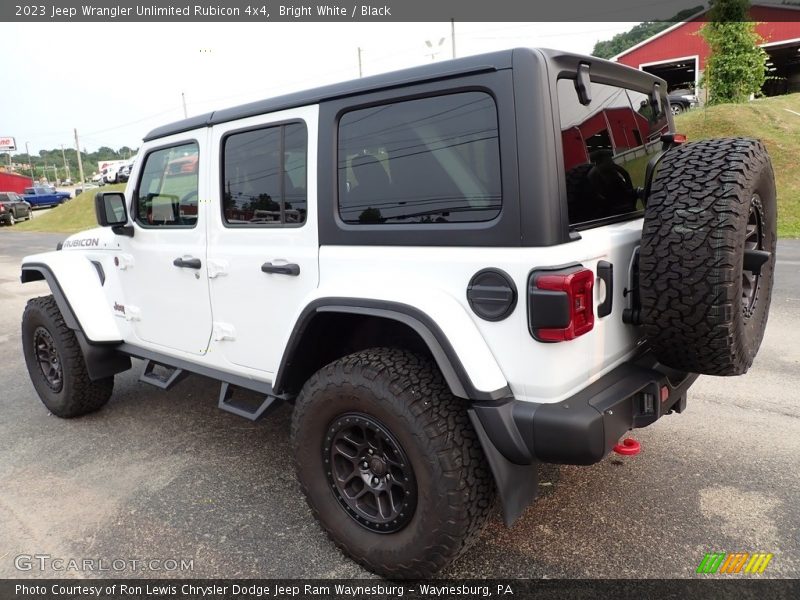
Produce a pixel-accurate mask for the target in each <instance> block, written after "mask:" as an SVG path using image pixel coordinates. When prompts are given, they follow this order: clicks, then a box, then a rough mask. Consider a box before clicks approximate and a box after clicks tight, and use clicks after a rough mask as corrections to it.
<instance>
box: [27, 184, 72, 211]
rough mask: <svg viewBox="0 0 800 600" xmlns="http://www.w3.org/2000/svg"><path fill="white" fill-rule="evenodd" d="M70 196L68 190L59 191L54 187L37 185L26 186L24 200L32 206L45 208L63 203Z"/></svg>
mask: <svg viewBox="0 0 800 600" xmlns="http://www.w3.org/2000/svg"><path fill="white" fill-rule="evenodd" d="M69 197H70V196H69V193H68V192H57V191H55V188H53V187H50V186H44V185H42V186H39V185H36V186H33V187H29V188H25V196H24V200H25V201H26V202H27V203H28V204H30V205H31V208H44V207H46V206H58V205H59V204H63V203H64V202H66V201H67V200H69Z"/></svg>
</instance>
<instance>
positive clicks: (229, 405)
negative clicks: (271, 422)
mask: <svg viewBox="0 0 800 600" xmlns="http://www.w3.org/2000/svg"><path fill="white" fill-rule="evenodd" d="M282 402H283V399H282V398H279V397H278V396H267V397H266V398H264V401H263V402H261V404H259V405H258V406H255V405H252V404H248V403H246V402H236V401H235V400H234V399H233V386H231V385H230V384H229V383H227V382H225V381H223V382H222V386H221V387H220V390H219V404H218V405H217V406H218V407H219V408H221V409H222V410H224V411H227V412H229V413H232V414H234V415H236V416H238V417H244V418H245V419H247V420H248V421H258V420H259V419H261V418H263V417H266V416H267V415H268V414H269V413H271V412H272V411H274V410H275V409H276V408H278V407H279V406H280V405H281V404H282Z"/></svg>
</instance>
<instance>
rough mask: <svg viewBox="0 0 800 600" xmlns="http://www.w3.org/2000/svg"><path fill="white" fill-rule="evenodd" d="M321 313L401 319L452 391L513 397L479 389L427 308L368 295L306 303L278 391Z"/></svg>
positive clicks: (282, 368)
mask: <svg viewBox="0 0 800 600" xmlns="http://www.w3.org/2000/svg"><path fill="white" fill-rule="evenodd" d="M319 313H343V314H357V315H365V316H372V317H379V318H383V319H390V320H393V321H399V322H400V323H403V324H405V325H407V326H408V327H410V328H411V329H413V330H414V331H415V332H416V333H417V334H418V335H419V336H420V337H421V338H422V340H423V341H424V342H425V344H426V345H427V346H428V349H429V350H430V352H431V354H432V356H433V359H434V360H435V361H436V364H437V365H438V366H439V369H440V370H441V372H442V375H443V376H444V379H445V381H446V382H447V385H448V386H449V387H450V391H451V392H453V394H454V395H455V396H458V397H459V398H465V399H468V400H480V401H484V402H497V401H500V400H503V399H507V398H511V397H512V396H513V394H512V393H511V389H510V388H509V387H508V385H505V386H504V387H502V388H499V389H497V390H492V391H488V392H487V391H483V390H479V389H477V388H476V387H475V386H474V384H473V383H472V380H471V379H470V377H469V374H468V373H467V371H466V369H465V368H464V365H463V364H462V363H461V360H460V359H459V358H458V355H457V354H456V352H455V350H454V348H453V346H452V345H451V344H450V341H449V340H448V339H447V336H445V334H444V332H443V331H442V330H441V329H440V328H439V326H438V325H437V324H436V322H435V321H434V320H433V319H431V318H430V317H429V316H428V315H427V314H425V313H424V312H423V311H421V310H419V309H418V308H416V307H414V306H410V305H408V304H403V303H401V302H390V301H386V300H374V299H367V298H318V299H317V300H314V301H313V302H311V303H310V304H308V306H306V308H305V309H304V310H303V312H302V313H301V314H300V316H299V317H298V319H297V322H296V323H295V326H294V328H293V329H292V333H291V335H290V336H289V341H288V343H287V344H286V349H285V351H284V353H283V358H282V359H281V364H280V366H279V367H278V372H277V373H276V374H275V380H274V382H273V389H274V390H275V393H281V392H282V391H284V390H283V388H284V385H285V381H286V376H287V373H288V371H289V370H290V369H291V368H292V363H293V358H294V357H295V356H296V354H297V353H298V352H301V351H302V348H301V346H302V341H303V335H304V333H305V331H306V329H307V328H308V326H309V324H310V323H311V321H312V320H313V319H314V317H315V316H316V315H317V314H319Z"/></svg>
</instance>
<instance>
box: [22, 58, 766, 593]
mask: <svg viewBox="0 0 800 600" xmlns="http://www.w3.org/2000/svg"><path fill="white" fill-rule="evenodd" d="M666 91H667V88H666V85H665V82H664V81H662V80H660V79H658V78H655V77H653V76H651V75H649V74H647V73H644V72H640V71H636V70H633V69H629V68H626V67H623V66H620V65H617V64H613V63H610V62H606V61H603V60H599V59H596V58H591V57H584V56H576V55H572V54H566V53H562V52H556V51H551V50H530V49H516V50H509V51H503V52H498V53H494V54H488V55H484V56H476V57H471V58H465V59H461V60H456V61H448V62H441V63H436V64H432V65H429V66H425V67H419V68H414V69H410V70H407V71H403V72H398V73H390V74H386V75H380V76H376V77H370V78H365V79H360V80H357V81H352V82H347V83H343V84H339V85H333V86H329V87H324V88H319V89H315V90H311V91H307V92H301V93H296V94H291V95H288V96H283V97H280V98H274V99H269V100H264V101H261V102H255V103H252V104H247V105H244V106H239V107H235V108H230V109H226V110H220V111H215V112H212V113H209V114H205V115H202V116H198V117H193V118H190V119H186V120H184V121H180V122H178V123H174V124H171V125H167V126H164V127H161V128H158V129H156V130H154V131H152V132H151V133H150V134H149V135H148V136H147V137H146V138H145V143H144V145H143V146H142V148H141V151H140V154H139V156H140V157H141V159H140V160H138V161H137V162H136V165H135V167H134V168H133V171H132V173H131V177H130V181H129V183H128V187H127V190H126V192H125V194H122V193H118V192H105V193H99V194H97V198H96V209H97V219H98V222H99V224H100V225H101V227H100V228H97V229H93V230H90V231H86V232H83V233H79V234H77V235H74V236H72V237H70V238H69V239H67V240H66V241H65V242H64V243H63V246H62V247H60V248H59V250H60V251H54V252H49V253H45V254H38V255H35V256H29V257H26V258H25V259H24V261H23V263H22V281H23V282H28V281H33V280H42V279H44V280H46V281H47V282H48V283H49V285H50V289H51V291H52V296H48V297H44V298H36V299H33V300H31V301H30V302H29V304H28V306H27V308H26V310H25V314H24V317H23V323H22V334H23V336H22V339H23V348H24V354H25V359H26V362H27V366H28V370H29V372H30V376H31V379H32V381H33V385H34V387H35V389H36V391H37V392H38V394H39V396H40V397H41V399H42V401H43V402H44V404H45V406H46V407H47V408H48V409H49V410H50V411H51V412H52V413H53V414H55V415H58V416H60V417H67V418H69V417H77V416H79V415H82V414H85V413H88V412H91V411H95V410H97V409H99V408H100V407H101V406H103V405H104V404H105V403H106V402H107V401H108V399H109V397H110V396H111V393H112V388H113V385H114V375H115V374H116V373H119V372H122V371H124V370H126V369H129V368H130V367H131V361H130V357H136V358H139V359H143V360H144V372H143V375H142V380H143V381H147V382H149V383H153V384H155V385H157V386H159V387H162V388H165V389H166V388H169V387H171V386H172V385H174V384H175V383H176V382H177V381H179V380H180V379H181V377H182V376H183V375H184V374H188V373H199V374H202V375H205V376H207V377H212V378H215V379H217V380H219V381H220V382H221V391H220V396H219V406H220V408H222V409H224V410H227V411H230V412H233V413H235V414H238V415H241V416H243V417H246V418H249V419H257V418H259V417H262V416H264V415H265V414H266V413H267V412H268V410H269V409H270V408H271V407H273V406H275V405H277V404H279V403H281V402H286V403H290V404H292V405H293V406H294V413H293V420H292V439H293V448H294V454H295V460H296V465H297V475H298V478H299V481H300V484H301V487H302V489H303V491H304V492H305V494H306V497H307V500H308V503H309V505H310V507H311V509H312V510H313V512H314V514H315V515H316V516H317V518H318V519H319V521H320V523H321V524H322V526H323V527H324V528H325V530H326V531H327V532H328V533H329V534H330V537H331V538H332V539H333V541H334V542H335V543H336V544H337V545H338V546H339V547H340V548H342V550H343V551H344V552H346V553H347V554H348V555H349V556H351V557H352V558H353V559H355V560H356V561H358V562H359V563H361V564H362V565H364V566H366V567H367V568H369V569H371V570H373V571H375V572H376V573H380V574H383V575H387V576H393V577H423V576H427V575H430V574H432V573H433V572H435V571H437V570H438V569H440V568H441V567H443V566H445V565H446V564H448V563H449V562H450V561H452V560H453V559H454V558H456V557H457V556H458V555H459V554H460V553H462V552H463V551H464V550H465V548H467V546H468V545H469V543H470V542H471V541H472V540H474V539H475V538H476V537H477V536H478V534H479V532H480V531H481V528H482V526H483V525H484V523H485V522H486V520H487V517H488V516H489V515H490V513H491V511H492V508H493V506H494V498H495V491H497V492H498V493H499V498H500V503H501V505H502V510H503V513H504V516H505V521H506V523H507V524H509V525H510V524H511V523H513V521H514V520H515V519H516V518H517V517H518V516H519V515H520V513H521V512H522V511H523V510H524V509H525V507H526V506H527V505H528V504H529V503H530V502H531V500H532V499H533V498H534V497H535V496H536V491H537V464H538V463H540V462H550V463H561V464H579V465H588V464H592V463H596V462H597V461H599V460H601V459H603V457H605V456H606V455H607V454H608V453H609V452H611V451H612V450H613V449H615V448H616V450H617V451H618V452H621V453H634V452H636V450H637V448H636V444H635V442H633V441H632V440H628V441H626V442H624V443H620V439H621V438H622V437H623V436H624V435H625V434H626V432H627V431H628V430H630V429H633V428H637V427H644V426H647V425H649V424H651V423H653V422H654V421H656V420H657V419H659V418H660V417H662V416H664V415H666V414H668V413H671V412H681V411H683V409H684V408H685V406H686V394H687V389H688V388H689V386H690V385H691V384H692V383H693V382H694V380H695V379H696V378H697V375H698V374H700V373H706V374H712V375H736V374H741V373H744V372H745V371H746V370H747V369H748V367H749V366H750V365H751V363H752V361H753V358H754V356H755V354H756V352H757V350H758V348H759V345H760V343H761V338H762V336H763V332H764V327H765V324H766V320H767V314H768V311H769V303H770V292H771V288H772V278H773V269H774V258H773V257H774V251H775V238H776V199H775V186H774V180H773V174H772V168H771V165H770V161H769V157H768V156H767V153H766V151H765V150H764V147H763V146H762V145H761V144H760V143H759V142H758V141H755V140H749V139H718V140H708V141H700V142H695V143H690V144H686V143H683V142H684V141H685V140H684V139H682V136H679V135H678V134H676V133H675V132H674V130H673V122H672V115H671V112H670V109H669V105H668V101H667V96H666ZM236 388H245V389H249V390H255V391H257V392H259V393H260V394H261V396H263V398H264V400H263V402H262V403H260V405H258V406H250V405H248V404H246V403H244V402H243V401H242V399H241V398H237V397H236V396H235V395H234V394H233V391H234V390H235V389H236Z"/></svg>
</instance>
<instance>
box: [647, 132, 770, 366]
mask: <svg viewBox="0 0 800 600" xmlns="http://www.w3.org/2000/svg"><path fill="white" fill-rule="evenodd" d="M651 190H652V191H651V194H650V197H649V198H648V202H647V207H646V211H645V222H644V229H643V232H642V246H641V255H640V258H641V260H640V292H641V300H642V322H643V325H644V329H645V333H646V335H647V338H648V340H649V341H650V344H651V346H652V347H653V349H654V350H655V352H656V353H657V355H658V357H659V359H660V360H661V361H662V362H663V363H664V364H666V365H669V366H671V367H674V368H677V369H682V370H685V371H691V372H695V373H705V374H708V375H739V374H741V373H745V372H746V371H747V370H748V368H749V367H750V365H751V364H752V362H753V359H754V358H755V355H756V353H757V352H758V348H759V346H760V345H761V340H762V338H763V336H764V329H765V327H766V323H767V315H768V313H769V305H770V297H771V294H772V281H773V274H774V268H775V244H776V238H777V232H776V228H777V204H776V198H775V181H774V176H773V172H772V165H771V163H770V160H769V156H768V154H767V151H766V149H765V148H764V146H763V145H762V144H761V142H759V141H757V140H751V139H745V138H725V139H714V140H704V141H700V142H694V143H691V144H686V145H685V146H679V147H678V148H674V149H672V150H670V151H669V152H667V154H665V155H664V158H663V159H662V161H661V164H660V166H659V168H658V173H657V174H656V177H655V179H654V180H653V185H652V188H651Z"/></svg>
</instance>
